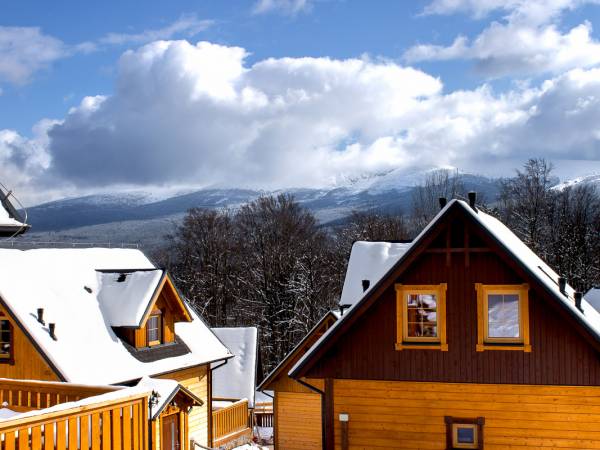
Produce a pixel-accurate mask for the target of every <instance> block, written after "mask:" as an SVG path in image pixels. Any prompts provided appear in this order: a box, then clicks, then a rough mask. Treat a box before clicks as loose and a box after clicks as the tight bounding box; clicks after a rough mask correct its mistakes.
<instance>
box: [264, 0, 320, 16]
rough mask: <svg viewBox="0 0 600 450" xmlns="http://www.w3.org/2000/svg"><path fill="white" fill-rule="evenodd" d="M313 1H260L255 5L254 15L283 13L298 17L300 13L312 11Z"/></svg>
mask: <svg viewBox="0 0 600 450" xmlns="http://www.w3.org/2000/svg"><path fill="white" fill-rule="evenodd" d="M311 8H312V2H311V0H258V1H257V2H256V3H255V4H254V8H253V12H254V14H264V13H270V12H275V11H277V12H281V13H283V14H289V15H296V14H298V13H300V12H306V11H310V9H311Z"/></svg>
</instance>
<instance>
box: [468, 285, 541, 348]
mask: <svg viewBox="0 0 600 450" xmlns="http://www.w3.org/2000/svg"><path fill="white" fill-rule="evenodd" d="M475 289H476V291H477V317H478V330H477V351H484V350H522V351H525V352H530V351H531V345H530V342H529V296H528V292H529V286H528V285H526V284H520V285H486V284H480V283H478V284H476V285H475Z"/></svg>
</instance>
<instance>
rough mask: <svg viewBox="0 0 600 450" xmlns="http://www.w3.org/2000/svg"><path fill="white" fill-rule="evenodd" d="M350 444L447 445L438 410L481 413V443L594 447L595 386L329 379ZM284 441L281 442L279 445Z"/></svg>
mask: <svg viewBox="0 0 600 450" xmlns="http://www.w3.org/2000/svg"><path fill="white" fill-rule="evenodd" d="M334 399H335V400H334V419H335V420H334V421H335V442H336V448H340V436H341V435H340V422H339V420H338V415H339V414H340V413H348V414H349V415H350V421H349V437H350V448H354V449H359V448H360V449H363V448H396V449H412V450H414V449H440V450H442V449H445V448H446V426H445V424H444V416H454V417H461V418H476V417H484V418H485V426H484V444H485V449H486V450H500V449H503V450H507V449H508V450H510V449H514V450H516V449H526V448H529V449H533V448H535V449H559V448H560V449H570V450H582V449H600V387H573V386H531V385H491V384H489V385H488V384H459V383H456V384H454V383H416V382H388V381H353V380H335V381H334ZM280 448H285V447H280Z"/></svg>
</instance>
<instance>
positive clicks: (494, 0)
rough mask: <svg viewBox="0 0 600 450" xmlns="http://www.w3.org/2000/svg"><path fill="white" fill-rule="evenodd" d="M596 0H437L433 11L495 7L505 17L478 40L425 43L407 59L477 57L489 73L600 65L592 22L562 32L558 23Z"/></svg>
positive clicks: (599, 48)
mask: <svg viewBox="0 0 600 450" xmlns="http://www.w3.org/2000/svg"><path fill="white" fill-rule="evenodd" d="M584 3H598V2H597V1H595V0H507V1H498V0H477V1H475V0H436V1H434V2H433V3H431V4H430V5H428V6H427V7H426V9H425V12H426V13H428V14H450V13H456V12H464V13H471V14H473V15H474V16H475V17H483V16H485V15H487V14H489V13H490V12H492V11H494V10H502V11H504V12H505V13H506V16H505V17H504V18H503V19H502V21H500V22H499V21H494V22H492V23H491V24H490V25H489V26H488V27H487V28H485V29H484V30H483V31H482V32H481V33H480V34H479V35H478V36H477V37H475V38H474V39H473V40H471V41H470V40H469V39H468V38H466V37H465V36H459V37H457V38H456V39H455V40H454V42H453V43H452V44H451V45H449V46H443V45H431V44H422V45H416V46H414V47H412V48H410V49H409V50H408V51H407V52H406V53H405V55H404V58H405V60H406V61H408V62H413V63H414V62H419V61H432V60H433V61H435V60H437V61H441V60H453V59H464V60H473V61H474V62H475V65H476V69H477V70H478V71H479V72H480V73H482V74H483V75H485V76H489V77H501V76H506V75H516V76H539V75H542V74H544V73H553V74H559V73H562V72H564V71H566V70H570V69H574V68H586V67H592V66H595V65H597V64H598V63H600V42H599V41H597V40H595V39H594V38H593V36H592V25H591V24H590V23H588V22H585V23H582V24H580V25H578V26H575V27H573V28H571V29H569V30H566V31H562V30H561V29H560V28H559V26H558V24H557V23H556V22H557V21H558V20H559V19H560V18H561V15H562V14H564V12H565V11H566V10H570V9H574V8H576V7H578V6H581V5H583V4H584Z"/></svg>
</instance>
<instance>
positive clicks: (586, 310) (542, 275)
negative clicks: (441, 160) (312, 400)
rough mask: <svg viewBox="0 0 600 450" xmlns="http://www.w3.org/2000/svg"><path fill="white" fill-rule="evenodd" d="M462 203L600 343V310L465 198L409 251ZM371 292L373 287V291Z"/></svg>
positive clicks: (327, 334) (415, 244) (297, 366)
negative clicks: (563, 286) (562, 288)
mask: <svg viewBox="0 0 600 450" xmlns="http://www.w3.org/2000/svg"><path fill="white" fill-rule="evenodd" d="M455 206H458V207H460V208H462V209H463V211H465V212H467V213H468V214H469V215H470V216H471V217H473V218H474V219H475V221H476V222H478V223H479V224H480V225H481V226H482V227H483V228H484V229H485V230H487V231H488V232H489V233H490V234H491V236H493V238H495V240H496V241H497V242H498V244H499V245H500V246H501V247H503V248H504V249H505V251H507V252H508V253H509V254H510V255H512V257H513V258H514V259H515V260H516V261H517V262H520V263H521V265H522V266H523V267H524V268H525V269H526V270H527V271H528V272H529V273H530V274H531V276H532V277H534V278H535V279H536V280H537V281H539V282H540V283H541V284H542V285H543V286H544V287H545V288H546V289H547V290H548V292H549V293H550V294H552V295H553V296H554V298H555V299H556V300H557V301H559V302H560V303H561V304H562V305H563V306H564V307H565V309H566V310H567V311H568V312H569V313H571V314H572V315H573V316H574V317H575V318H576V319H577V320H578V321H579V322H580V323H582V324H583V326H584V327H585V328H586V329H587V330H588V331H589V332H590V333H591V334H592V336H594V337H595V339H596V340H597V341H599V342H600V313H599V312H598V311H596V309H595V308H594V307H593V306H592V305H591V304H590V303H589V302H588V301H587V299H586V298H585V297H584V298H583V299H582V301H581V310H579V309H578V308H577V307H576V306H575V299H574V294H575V290H574V289H573V288H572V287H571V286H570V285H568V284H567V285H566V289H565V293H564V294H563V293H562V292H561V291H560V288H559V286H558V278H559V275H558V274H557V273H556V272H555V271H554V270H552V269H551V268H550V266H548V264H546V263H545V262H544V261H543V260H542V259H541V258H540V257H539V256H538V255H536V254H535V253H534V252H533V250H531V249H530V248H529V247H528V246H527V245H525V243H523V241H521V239H519V238H518V237H517V236H516V235H515V234H514V233H513V232H512V231H511V230H510V229H509V228H508V227H507V226H506V225H504V224H503V223H502V222H500V221H499V220H498V219H496V218H495V217H493V216H490V215H489V214H486V213H484V212H483V211H482V210H480V209H473V208H471V207H470V206H469V204H468V203H466V202H464V201H462V200H456V199H454V200H452V201H450V202H448V204H447V205H446V206H445V207H444V208H442V209H441V210H440V211H439V213H438V214H437V215H436V216H435V217H434V218H433V220H432V221H431V222H429V224H428V225H427V226H426V227H425V228H424V229H423V231H421V233H419V235H418V236H417V237H416V238H415V239H414V240H413V242H412V245H411V247H410V248H409V249H408V250H411V251H412V249H414V248H417V247H418V246H419V242H420V241H421V240H422V239H423V237H424V236H425V235H426V234H427V233H428V232H429V230H430V229H431V228H432V227H433V226H434V225H435V224H436V223H437V222H438V220H440V219H441V218H442V217H443V216H444V215H445V213H446V212H447V211H448V210H449V209H450V208H452V207H455ZM411 251H407V252H405V253H404V254H403V255H402V256H401V257H400V258H399V260H398V261H396V263H395V264H394V265H392V266H391V267H390V268H389V269H388V271H387V273H386V274H385V275H384V276H383V277H381V278H380V282H383V281H384V280H385V278H386V276H387V274H389V273H390V272H392V271H393V270H394V268H395V267H396V266H398V265H399V264H400V262H401V261H403V260H404V258H405V257H406V256H407V255H409V254H410V253H411ZM369 291H370V290H369ZM369 291H367V292H365V293H364V294H363V295H362V296H361V298H360V299H359V300H358V301H357V302H355V303H354V304H353V305H352V306H351V307H350V308H349V309H348V311H347V312H346V313H345V314H344V315H343V316H342V318H341V319H340V320H338V321H337V322H335V323H334V324H333V326H332V327H331V328H329V330H327V331H326V332H325V334H323V336H321V338H320V339H319V340H318V341H317V342H316V343H315V345H313V346H312V347H311V348H310V350H309V351H308V352H306V354H305V355H304V356H303V357H302V358H300V359H299V360H298V362H297V363H296V364H295V365H294V367H292V369H291V370H290V371H289V375H290V376H293V374H294V373H295V372H297V371H298V370H299V369H300V368H301V367H302V366H303V365H304V363H305V362H306V361H308V359H309V358H310V357H311V356H312V355H313V353H314V352H315V351H316V350H317V349H318V348H320V346H321V344H322V343H324V342H325V341H326V340H328V339H329V337H330V336H331V335H333V334H334V333H335V332H336V330H337V329H338V328H339V327H340V326H341V325H342V324H343V323H344V322H345V321H346V320H347V319H348V317H350V316H352V313H353V311H354V310H355V309H357V306H358V305H360V304H361V303H362V302H364V301H365V300H366V299H367V298H368V293H369Z"/></svg>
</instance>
